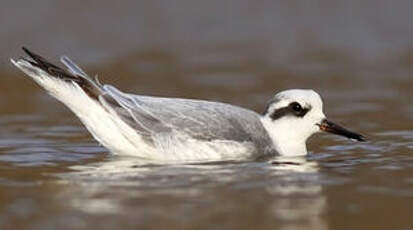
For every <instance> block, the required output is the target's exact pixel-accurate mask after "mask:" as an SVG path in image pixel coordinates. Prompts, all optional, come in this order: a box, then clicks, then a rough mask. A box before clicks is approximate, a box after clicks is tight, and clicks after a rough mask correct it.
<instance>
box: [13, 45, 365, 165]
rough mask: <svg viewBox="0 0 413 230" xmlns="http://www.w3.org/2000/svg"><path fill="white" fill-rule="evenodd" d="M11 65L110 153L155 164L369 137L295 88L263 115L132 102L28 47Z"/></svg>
mask: <svg viewBox="0 0 413 230" xmlns="http://www.w3.org/2000/svg"><path fill="white" fill-rule="evenodd" d="M23 50H24V51H25V52H26V54H27V55H28V57H23V58H19V59H18V60H16V61H15V60H13V59H11V62H12V63H13V64H14V65H15V66H16V67H18V68H19V69H20V70H22V71H23V72H24V73H26V74H27V75H28V76H30V77H31V78H32V79H33V80H34V81H35V82H37V83H38V84H39V85H40V86H42V87H43V88H44V89H45V90H46V91H47V92H48V93H49V94H51V95H52V96H53V97H55V98H57V99H58V100H59V101H61V102H63V103H64V104H65V105H66V106H67V107H69V108H70V109H71V110H72V111H73V112H74V113H75V114H76V115H77V116H78V117H79V119H80V120H81V122H82V123H83V124H84V125H85V126H86V128H87V129H88V130H89V132H90V133H91V134H92V136H93V137H94V138H95V139H96V140H97V141H98V142H99V143H101V144H102V145H103V146H104V147H106V148H107V149H108V150H109V151H110V152H111V153H113V154H118V155H128V156H135V157H139V158H142V159H150V160H156V161H163V162H168V161H215V160H245V159H251V158H261V157H265V156H276V155H287V156H297V155H306V154H307V147H306V141H307V139H308V138H309V137H310V136H312V135H313V134H315V133H317V132H320V131H325V132H329V133H333V134H337V135H342V136H344V137H347V138H350V139H353V140H356V141H365V138H364V137H363V136H362V135H360V134H358V133H355V132H351V131H348V130H347V129H345V128H343V127H341V126H339V125H337V124H334V123H333V122H331V121H329V120H327V119H326V116H325V115H324V113H323V102H322V100H321V97H320V95H319V94H318V93H316V92H315V91H314V90H309V89H290V90H285V91H281V92H279V93H277V94H276V95H275V96H274V97H272V99H271V100H269V102H268V104H267V106H266V108H265V110H264V112H263V113H262V114H259V113H257V112H254V111H252V110H249V109H245V108H242V107H238V106H235V105H230V104H226V103H221V102H213V101H205V100H193V99H182V98H166V97H153V96H142V95H133V94H130V93H124V92H122V91H120V90H118V89H117V88H115V87H114V86H112V85H108V84H104V85H102V84H101V83H100V82H99V81H98V80H97V79H95V80H93V79H92V78H90V77H89V76H88V75H87V74H86V73H85V72H84V71H83V70H82V69H80V68H79V67H78V66H77V65H76V64H75V63H74V62H72V61H71V60H70V59H69V58H68V57H66V56H62V57H61V58H60V60H61V62H62V63H63V64H64V65H65V66H66V69H62V68H61V67H58V66H56V65H54V64H52V63H50V62H49V61H47V60H46V59H45V58H43V57H41V56H39V55H37V54H35V53H33V52H31V51H29V50H28V49H26V48H24V47H23Z"/></svg>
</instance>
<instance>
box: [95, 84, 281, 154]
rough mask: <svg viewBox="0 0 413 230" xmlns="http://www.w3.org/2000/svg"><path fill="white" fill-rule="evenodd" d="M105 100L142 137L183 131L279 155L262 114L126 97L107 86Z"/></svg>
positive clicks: (175, 100) (176, 100) (211, 104)
mask: <svg viewBox="0 0 413 230" xmlns="http://www.w3.org/2000/svg"><path fill="white" fill-rule="evenodd" d="M103 90H104V92H105V96H104V98H103V99H104V100H105V101H112V103H111V105H112V109H115V110H116V111H117V115H118V116H119V117H121V118H122V119H123V120H124V121H126V122H127V123H128V124H129V125H131V127H133V128H134V129H135V130H136V131H137V132H139V133H140V134H145V135H146V136H151V137H154V136H156V135H155V134H158V133H165V134H170V135H173V132H172V131H177V132H183V133H185V134H187V135H189V136H191V137H193V138H195V139H199V140H205V141H211V140H227V141H236V142H249V143H253V144H254V146H255V147H256V151H259V152H265V153H268V151H270V152H275V150H274V149H273V148H272V147H271V146H272V142H271V140H270V138H269V136H268V133H267V131H266V130H265V129H264V127H263V126H262V123H261V121H260V115H259V114H257V113H256V112H254V111H251V110H247V109H244V108H241V107H237V106H233V105H230V104H225V103H219V102H210V101H201V100H191V99H180V98H162V97H150V96H139V95H132V94H126V93H123V92H121V91H119V90H118V89H116V88H115V87H113V86H110V85H105V86H103Z"/></svg>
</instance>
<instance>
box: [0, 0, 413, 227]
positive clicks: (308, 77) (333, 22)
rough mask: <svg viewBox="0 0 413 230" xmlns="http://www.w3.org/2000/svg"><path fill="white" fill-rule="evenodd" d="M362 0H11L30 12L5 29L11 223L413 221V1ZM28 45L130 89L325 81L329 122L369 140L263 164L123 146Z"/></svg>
mask: <svg viewBox="0 0 413 230" xmlns="http://www.w3.org/2000/svg"><path fill="white" fill-rule="evenodd" d="M103 2H105V1H103ZM357 2H361V3H360V4H359V5H358V4H356V5H355V6H353V5H351V4H344V3H342V4H337V6H335V5H331V4H330V5H328V7H327V6H325V4H327V3H325V4H320V5H323V6H325V7H324V8H323V7H320V8H317V7H313V6H310V5H308V6H307V5H295V4H293V3H287V2H286V3H282V2H281V3H280V2H279V3H274V4H273V3H269V2H268V3H265V4H264V3H260V4H257V5H255V8H249V7H246V5H248V3H246V2H241V3H237V4H236V5H237V6H239V8H237V9H234V8H233V6H232V5H228V6H225V7H223V6H222V5H220V3H218V2H214V1H212V3H211V4H209V3H208V4H207V3H204V4H201V5H197V4H192V3H189V2H187V3H186V4H183V3H181V5H179V4H178V5H174V4H172V5H169V4H166V3H165V4H160V3H159V4H158V3H152V4H146V5H145V4H143V3H140V4H138V5H135V3H128V4H125V5H119V6H117V7H115V8H111V7H110V6H106V5H105V4H109V3H102V4H103V5H101V6H100V7H95V6H94V5H93V3H92V2H89V4H90V5H87V4H86V5H85V6H84V7H85V8H84V9H78V7H75V6H74V5H67V4H63V3H55V2H53V3H47V4H46V2H43V3H42V4H36V5H35V6H30V7H32V8H30V7H29V8H30V9H31V11H28V10H27V9H25V8H24V7H23V6H16V4H17V3H14V2H13V3H12V2H9V3H8V4H6V5H8V6H9V7H10V9H11V11H13V12H15V13H16V12H17V13H16V14H15V15H18V16H20V18H19V19H17V18H16V20H15V21H14V24H13V23H12V22H10V21H4V20H3V21H2V22H0V23H3V24H2V25H3V27H2V28H6V29H5V31H8V33H7V36H3V37H2V38H0V40H1V39H3V40H2V41H3V42H2V43H1V44H2V45H0V51H2V52H1V55H0V56H1V57H2V61H1V64H2V65H1V66H2V67H1V68H2V69H1V75H2V77H1V84H0V108H1V109H0V127H1V128H0V229H39V230H44V229H164V228H168V229H288V230H290V229H321V230H322V229H400V230H402V229H411V228H412V227H413V220H412V218H411V213H412V211H413V208H412V205H411V204H413V125H412V122H411V121H412V119H413V107H412V106H411V103H410V102H409V101H410V99H411V98H413V91H412V89H413V88H412V85H413V77H412V76H413V69H412V68H411V63H412V59H411V54H410V53H409V50H412V47H413V45H412V44H411V41H412V39H409V38H410V37H411V36H412V35H411V34H410V33H411V31H413V30H411V29H409V27H410V25H409V24H408V23H407V21H408V20H404V19H405V17H404V16H405V15H406V12H407V13H408V12H409V11H406V9H408V7H409V6H410V5H411V4H408V3H406V5H403V4H400V5H395V7H396V8H397V9H400V10H401V11H400V12H399V13H398V14H392V13H391V12H393V9H388V7H386V6H385V5H383V4H382V5H380V4H376V3H375V2H372V1H357ZM363 3H364V4H365V5H363ZM234 4H235V3H234ZM344 6H345V7H344ZM370 6H371V7H373V8H371V7H370ZM353 7H354V8H353ZM109 8H110V9H112V10H105V9H109ZM244 8H245V9H244ZM224 9H227V11H225V10H224ZM228 9H232V10H231V11H228ZM246 9H249V10H246ZM297 9H298V10H297ZM355 9H357V11H356V10H355ZM3 10H4V9H3ZM40 11H41V12H43V13H41V14H39V15H40V16H37V17H35V16H33V14H30V13H28V12H40ZM405 11H406V12H405ZM45 12H47V14H46V13H45ZM228 12H230V13H228ZM283 12H284V13H283ZM376 12H382V13H380V14H379V13H376ZM386 12H387V14H386ZM389 12H390V13H389ZM1 15H4V14H1ZM45 15H48V16H49V18H47V17H46V16H45ZM108 15H110V16H111V17H108ZM337 15H339V16H340V17H338V16H337ZM383 15H388V17H390V18H391V20H385V18H386V17H384V16H383ZM50 17H51V18H56V20H55V21H54V20H50ZM148 18H150V20H149V19H148ZM35 19H36V20H35ZM114 19H118V20H114ZM144 19H146V22H147V23H145V22H143V21H142V20H144ZM23 20H25V22H26V23H22V22H21V21H23ZM46 21H47V22H48V23H47V25H49V26H48V27H45V26H43V25H45V22H46ZM131 21H134V22H136V23H129V22H131ZM303 21H306V22H307V23H304V24H303V23H302V22H303ZM88 22H89V23H90V24H91V25H97V26H91V25H88ZM275 22H277V23H275ZM122 23H123V24H124V26H122ZM62 25H66V27H65V31H63V29H62V28H63V27H62ZM396 25H397V26H396ZM409 31H410V32H409ZM3 33H4V32H3ZM28 35H30V36H28ZM126 35H128V36H129V37H128V36H126ZM409 41H410V42H409ZM10 44H12V45H10ZM21 45H28V46H29V47H33V50H35V51H37V52H40V53H42V54H44V55H46V56H50V57H51V59H52V60H54V61H56V60H57V56H58V55H59V54H61V53H65V54H69V56H74V58H73V59H74V60H77V61H79V62H80V65H82V66H84V67H85V70H86V71H87V72H89V73H90V74H91V75H93V74H95V73H97V74H99V77H100V80H101V81H102V82H107V83H111V84H115V85H116V86H118V87H119V88H121V89H124V90H126V91H128V92H134V93H140V94H149V95H162V96H171V97H186V98H197V99H208V100H218V101H223V102H228V103H232V104H236V105H240V106H244V107H247V108H250V109H253V110H255V111H257V112H261V111H262V110H263V108H264V106H265V104H266V101H267V100H268V99H269V98H271V97H272V95H273V94H274V93H276V92H277V91H279V90H281V89H286V88H313V89H315V90H316V91H318V92H319V93H320V94H321V95H322V97H323V99H324V105H325V113H326V114H327V116H328V117H329V119H331V120H333V121H336V122H337V123H339V124H342V125H344V126H346V127H349V128H351V129H352V130H356V131H360V132H362V133H363V134H366V136H367V137H368V138H369V141H368V142H365V143H358V142H352V141H349V140H346V139H343V138H341V137H337V136H331V135H324V134H323V135H317V136H315V137H313V138H311V139H310V141H309V143H308V144H309V145H308V148H309V150H310V153H311V154H310V156H308V157H300V158H283V157H277V158H274V159H270V160H268V161H256V162H255V161H253V162H251V161H247V162H212V163H205V164H202V163H200V164H193V163H192V164H179V165H157V164H154V163H148V162H139V161H137V160H136V159H133V158H121V157H116V156H112V155H111V154H110V153H108V152H107V151H106V150H105V149H104V148H103V147H101V146H100V145H99V144H98V143H96V142H95V141H94V140H93V139H92V138H91V136H90V135H89V134H88V133H87V131H86V129H85V128H83V126H82V125H81V124H80V122H79V121H78V120H77V118H75V116H74V115H73V114H72V113H71V112H70V111H69V110H68V109H67V108H65V107H64V106H63V105H62V104H60V103H59V102H57V101H56V100H54V99H53V98H51V97H50V96H48V95H47V94H46V93H45V92H43V91H42V90H41V89H40V88H39V87H38V86H37V85H35V84H34V83H33V82H32V81H30V80H29V79H28V78H26V77H24V76H23V74H22V73H19V72H18V71H16V70H15V69H13V68H12V66H11V65H10V64H9V63H8V61H7V59H6V58H8V57H10V56H11V57H18V56H19V55H20V54H21V51H20V50H19V47H20V46H21ZM3 56H4V58H3ZM82 63H84V64H82Z"/></svg>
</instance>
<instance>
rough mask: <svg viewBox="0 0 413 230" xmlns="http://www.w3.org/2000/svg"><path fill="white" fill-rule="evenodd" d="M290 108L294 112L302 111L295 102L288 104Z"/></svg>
mask: <svg viewBox="0 0 413 230" xmlns="http://www.w3.org/2000/svg"><path fill="white" fill-rule="evenodd" d="M290 107H291V108H292V109H293V110H294V111H295V112H301V111H302V110H303V108H302V107H301V105H300V104H298V103H297V102H293V103H291V104H290Z"/></svg>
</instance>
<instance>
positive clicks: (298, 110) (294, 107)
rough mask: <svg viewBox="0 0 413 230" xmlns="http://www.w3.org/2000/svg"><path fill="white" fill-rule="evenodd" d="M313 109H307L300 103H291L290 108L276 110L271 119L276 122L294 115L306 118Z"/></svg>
mask: <svg viewBox="0 0 413 230" xmlns="http://www.w3.org/2000/svg"><path fill="white" fill-rule="evenodd" d="M310 110H311V107H309V108H305V107H302V106H301V105H300V103H298V102H291V103H290V104H289V105H288V106H286V107H282V108H279V109H276V110H275V111H274V112H273V113H272V114H271V115H270V117H271V119H273V120H276V119H279V118H281V117H284V116H289V115H293V116H296V117H304V116H305V115H306V114H307V113H308V111H310Z"/></svg>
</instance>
